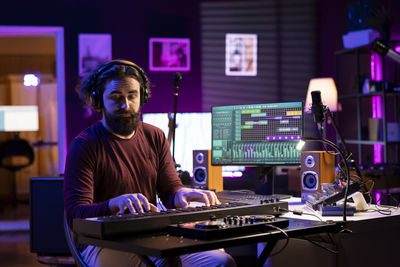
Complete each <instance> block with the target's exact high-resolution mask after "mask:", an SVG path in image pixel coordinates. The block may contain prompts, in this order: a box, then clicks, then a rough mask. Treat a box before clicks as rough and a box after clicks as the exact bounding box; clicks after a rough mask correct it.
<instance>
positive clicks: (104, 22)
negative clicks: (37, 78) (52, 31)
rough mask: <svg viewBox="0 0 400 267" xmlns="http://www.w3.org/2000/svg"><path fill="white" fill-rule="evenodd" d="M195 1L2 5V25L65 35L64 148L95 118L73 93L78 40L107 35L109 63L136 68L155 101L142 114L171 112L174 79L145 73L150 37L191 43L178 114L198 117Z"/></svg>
mask: <svg viewBox="0 0 400 267" xmlns="http://www.w3.org/2000/svg"><path fill="white" fill-rule="evenodd" d="M198 2H199V1H197V0H191V1H184V0H174V1H158V0H157V1H155V0H151V1H123V2H118V4H116V3H113V2H110V1H92V0H91V1H76V0H75V1H67V0H64V1H51V0H46V1H40V2H32V1H24V0H22V1H6V2H2V7H1V8H2V10H3V12H2V16H0V25H15V26H62V27H64V34H65V67H66V68H65V71H66V73H65V77H66V100H65V101H66V109H67V110H66V116H67V118H66V119H67V131H68V132H67V134H68V137H67V139H68V140H67V142H68V144H69V143H70V141H71V140H72V139H73V138H74V136H75V135H76V134H78V133H79V132H80V131H81V130H83V129H84V128H86V127H87V126H88V124H89V121H91V120H92V119H93V118H87V117H85V116H84V115H83V114H84V110H83V109H82V107H81V102H80V101H79V99H78V97H77V94H76V93H75V91H74V87H75V85H76V83H77V80H78V78H77V77H78V34H80V33H110V34H111V35H112V56H113V58H125V59H128V60H131V61H134V62H135V63H137V64H138V65H140V66H141V67H142V68H143V69H144V70H145V72H146V73H147V75H148V76H149V79H150V81H151V85H152V87H151V89H152V92H153V97H152V98H151V99H150V101H149V103H148V104H146V105H145V107H144V108H143V111H144V112H168V111H173V101H174V95H173V73H172V72H150V71H149V70H148V39H149V38H150V37H186V38H190V40H191V54H192V58H191V71H190V72H184V73H182V76H183V79H182V83H181V87H180V88H181V90H180V98H179V103H178V111H179V112H190V111H200V109H201V79H200V47H199V44H200V36H199V29H198V28H199V10H198Z"/></svg>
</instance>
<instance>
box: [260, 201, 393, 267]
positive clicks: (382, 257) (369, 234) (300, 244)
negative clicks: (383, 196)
mask: <svg viewBox="0 0 400 267" xmlns="http://www.w3.org/2000/svg"><path fill="white" fill-rule="evenodd" d="M288 202H289V209H290V210H302V211H304V212H306V213H313V214H314V215H316V216H318V217H319V218H321V219H322V220H324V221H327V220H333V221H343V216H334V217H333V216H324V217H322V216H320V215H319V214H318V212H315V211H313V210H312V209H310V208H308V207H306V206H305V205H304V203H302V202H301V201H300V198H291V199H289V200H288ZM370 208H371V209H375V205H372V206H371V207H370ZM399 215H400V209H398V208H397V209H395V208H392V209H391V215H382V214H380V213H379V212H377V211H368V212H356V213H355V214H354V216H347V220H346V221H347V223H346V229H348V230H349V231H350V232H349V233H339V234H334V235H333V236H332V237H333V240H334V243H335V244H322V245H324V246H325V247H328V248H329V249H332V250H335V251H337V252H338V254H333V253H331V252H328V251H327V250H324V249H322V248H320V247H318V246H316V245H314V244H312V243H310V242H308V241H306V240H301V239H290V241H289V244H288V247H287V248H286V249H285V250H283V251H282V253H280V254H278V255H276V256H272V257H270V258H269V259H268V261H267V262H266V264H265V266H274V267H276V266H295V267H303V266H304V267H313V266H318V267H320V266H323V267H331V266H332V267H333V266H341V267H342V266H343V267H347V266H352V267H353V266H355V267H358V266H362V267H368V266H371V267H372V266H373V267H377V266H379V267H384V266H385V267H386V266H400V254H399V252H398V247H399V243H400V216H399ZM283 217H290V218H300V219H308V220H318V218H316V217H315V216H311V215H306V214H304V215H301V216H300V215H293V214H292V213H287V214H285V215H283ZM324 238H325V240H329V238H327V236H325V237H324ZM283 245H284V241H283V240H282V241H280V243H279V244H277V245H276V248H275V249H276V250H279V248H280V247H281V246H283ZM259 246H262V244H260V245H259ZM273 253H274V252H272V254H273Z"/></svg>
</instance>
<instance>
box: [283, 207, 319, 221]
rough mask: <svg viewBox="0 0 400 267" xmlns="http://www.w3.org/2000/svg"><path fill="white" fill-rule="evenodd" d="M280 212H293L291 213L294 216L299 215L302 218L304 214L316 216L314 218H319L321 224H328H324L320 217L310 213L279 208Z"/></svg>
mask: <svg viewBox="0 0 400 267" xmlns="http://www.w3.org/2000/svg"><path fill="white" fill-rule="evenodd" d="M278 210H279V211H284V212H291V213H293V214H294V215H299V216H301V215H303V214H305V215H310V216H314V217H317V218H318V220H320V221H321V222H323V223H326V222H324V221H323V220H322V219H321V218H320V217H319V216H318V215H315V214H312V213H308V212H304V211H302V210H289V209H284V208H278Z"/></svg>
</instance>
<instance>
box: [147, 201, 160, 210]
mask: <svg viewBox="0 0 400 267" xmlns="http://www.w3.org/2000/svg"><path fill="white" fill-rule="evenodd" d="M149 206H150V211H155V212H158V211H159V210H158V208H157V207H156V206H155V205H153V204H151V203H149Z"/></svg>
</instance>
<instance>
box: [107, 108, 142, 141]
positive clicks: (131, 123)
mask: <svg viewBox="0 0 400 267" xmlns="http://www.w3.org/2000/svg"><path fill="white" fill-rule="evenodd" d="M121 114H124V115H125V114H129V116H128V117H125V116H121ZM139 116H140V112H132V111H124V112H122V111H120V112H116V113H109V112H107V111H105V116H104V117H105V119H106V123H107V125H108V127H110V129H111V130H112V131H113V132H114V133H116V134H118V135H122V136H128V135H130V134H132V133H133V131H136V129H137V127H138V125H139Z"/></svg>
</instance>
